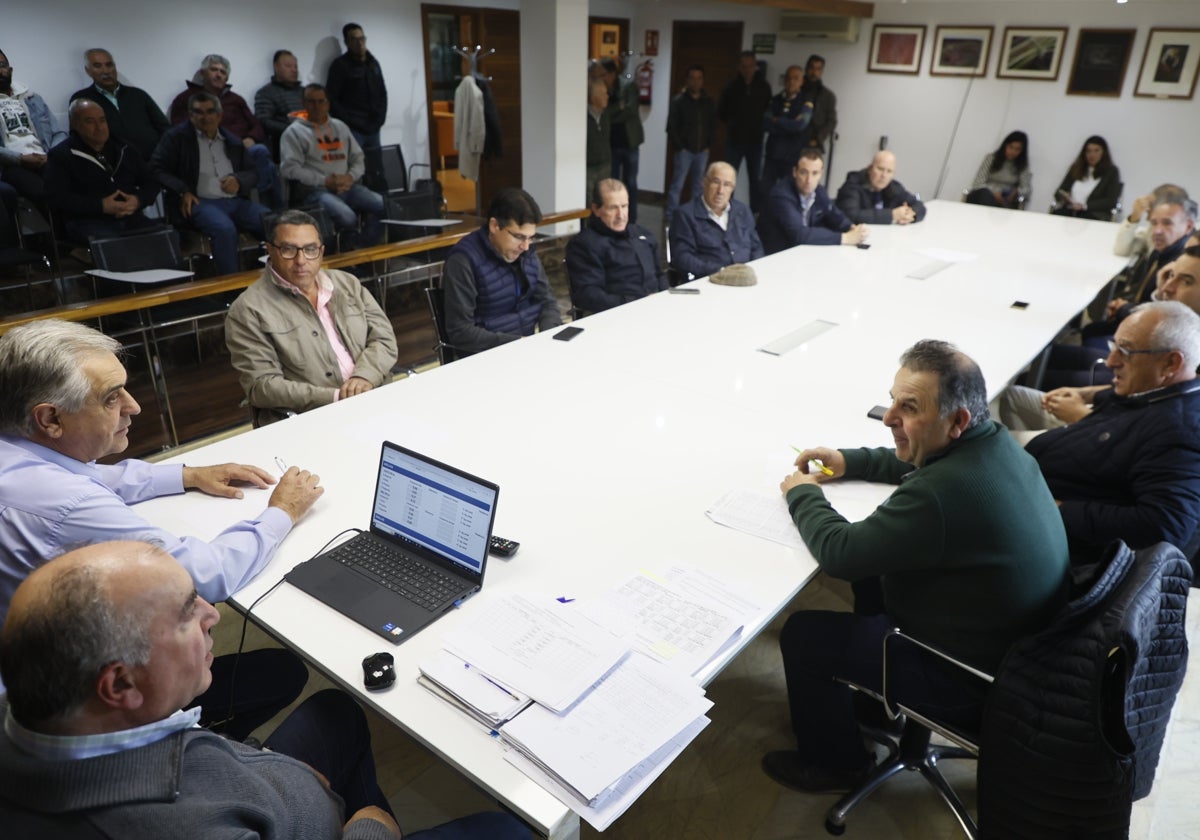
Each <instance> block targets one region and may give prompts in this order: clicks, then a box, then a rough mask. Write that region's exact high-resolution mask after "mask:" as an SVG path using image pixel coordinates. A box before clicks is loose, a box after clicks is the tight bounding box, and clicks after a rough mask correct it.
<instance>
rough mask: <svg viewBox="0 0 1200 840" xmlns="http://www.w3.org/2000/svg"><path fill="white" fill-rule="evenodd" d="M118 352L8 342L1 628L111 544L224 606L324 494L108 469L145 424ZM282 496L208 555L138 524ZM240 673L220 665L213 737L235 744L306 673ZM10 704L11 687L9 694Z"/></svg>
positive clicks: (263, 669) (35, 339)
mask: <svg viewBox="0 0 1200 840" xmlns="http://www.w3.org/2000/svg"><path fill="white" fill-rule="evenodd" d="M119 349H120V345H119V344H118V343H117V342H116V341H115V340H113V339H111V338H109V337H108V336H106V335H104V334H103V333H100V332H97V331H96V330H93V329H91V328H90V327H85V326H84V325H82V324H75V323H72V322H69V321H57V320H51V319H47V320H41V321H33V322H32V323H29V324H25V325H23V326H20V327H16V328H14V329H12V330H9V331H8V332H7V333H6V334H5V335H4V336H3V337H2V338H0V393H3V394H4V395H5V398H4V400H3V401H0V626H2V625H3V624H4V619H5V615H6V613H7V612H8V606H9V603H10V601H11V599H12V596H13V592H14V591H16V589H17V586H18V585H19V584H20V583H21V581H23V580H24V579H25V578H26V577H28V576H29V574H30V573H31V572H32V571H33V570H35V569H37V568H39V567H41V566H42V565H44V564H45V563H46V562H47V561H48V560H50V559H51V558H53V557H56V556H58V555H59V554H61V553H63V552H64V551H68V550H70V549H72V548H75V547H77V546H80V545H86V544H88V543H91V542H97V541H101V540H112V539H137V540H145V541H149V542H153V543H154V544H155V545H158V546H160V547H162V548H163V549H165V550H166V551H167V552H168V553H169V554H170V555H171V556H172V557H174V558H175V559H176V560H178V561H179V562H180V564H182V566H183V567H184V568H185V569H186V570H187V572H188V574H189V575H190V576H191V578H192V581H193V583H194V585H195V588H196V591H197V592H198V593H199V594H200V596H201V597H203V598H205V599H206V600H208V601H214V602H215V601H223V600H225V599H226V598H228V597H229V596H230V595H231V594H233V593H234V592H236V591H237V590H239V589H241V588H242V587H243V586H245V585H246V584H247V583H248V582H249V581H251V580H252V579H253V578H254V577H255V576H256V575H257V574H258V573H259V572H260V571H262V569H263V567H265V566H266V565H267V563H268V562H270V560H271V557H272V556H273V555H274V553H275V549H276V548H277V547H278V546H279V543H280V542H282V541H283V539H284V537H286V536H287V534H288V532H289V531H291V529H292V526H293V524H294V523H296V522H298V521H299V520H300V518H301V517H303V516H304V514H305V513H307V512H308V510H309V508H311V507H312V505H313V504H314V503H315V502H316V500H317V499H318V498H319V497H320V496H321V494H322V493H323V492H324V489H323V488H322V487H321V486H320V483H319V479H318V477H317V476H315V475H313V474H312V473H309V472H307V471H304V470H300V469H298V468H296V467H292V468H291V469H289V470H288V471H287V472H286V473H284V474H283V477H282V478H280V479H279V481H278V484H276V481H275V479H274V478H273V477H272V476H271V475H270V474H269V473H268V472H266V471H265V470H263V469H260V468H258V467H253V466H248V465H245V464H219V465H216V466H208V467H199V466H185V465H182V464H148V463H146V462H144V461H138V460H135V459H132V458H130V459H127V460H124V461H121V462H120V463H118V464H99V463H97V460H99V459H101V458H106V457H108V456H110V455H116V454H118V453H120V452H124V451H125V449H126V448H127V447H128V446H129V429H130V426H131V425H132V422H133V418H134V416H136V415H137V414H138V413H139V412H140V411H141V407H140V406H138V404H137V400H135V399H134V398H133V397H132V396H131V395H130V393H129V391H128V390H126V388H125V384H126V374H125V368H124V366H123V365H122V364H121V360H120V359H118V358H117V356H116V353H117V351H118V350H119ZM272 484H276V487H275V489H274V491H273V492H272V493H271V496H270V498H269V499H267V504H266V507H265V508H264V509H263V510H261V511H260V512H259V513H258V515H257V516H255V517H254V518H252V519H245V520H242V521H241V522H232V523H230V525H229V527H228V528H226V529H225V530H224V531H222V532H221V533H220V534H218V535H217V536H215V537H214V538H213V539H211V540H209V541H205V540H201V539H198V538H196V537H193V536H176V535H175V534H172V533H170V532H168V531H166V530H164V529H162V528H158V527H155V526H154V525H153V524H152V523H150V522H147V521H146V520H145V519H144V518H142V517H141V516H139V515H138V513H137V512H136V508H135V505H136V504H137V503H138V502H141V501H144V500H146V499H153V498H157V497H159V496H167V495H172V494H177V493H184V492H186V491H188V490H190V489H195V490H199V491H201V492H203V493H207V494H208V495H211V496H222V497H226V498H239V499H240V498H242V496H243V490H242V488H243V487H245V488H249V487H256V488H258V489H266V488H267V487H268V486H270V485H272ZM244 655H245V656H249V657H251V658H250V659H248V660H247V661H246V662H243V666H242V668H241V670H240V672H237V688H236V692H235V691H234V689H233V685H234V680H233V676H234V673H235V671H234V668H233V662H234V658H233V657H221V658H220V659H219V660H218V662H217V663H216V665H215V666H214V667H215V672H216V674H217V681H216V684H215V685H214V687H213V688H212V689H211V694H208V695H207V697H206V701H205V702H206V703H207V704H208V705H207V706H206V708H205V716H206V717H205V718H204V719H203V722H204V723H205V724H206V725H213V726H216V725H222V726H223V727H224V730H223V731H225V732H226V733H228V734H230V735H231V736H232V737H234V738H235V739H236V740H241V739H243V738H245V737H246V736H247V735H249V734H250V732H251V731H253V730H254V729H255V728H256V727H257V726H259V725H261V724H262V723H263V722H265V721H267V720H270V718H271V717H272V716H274V714H275V713H276V712H278V711H279V710H280V709H281V708H283V707H284V706H287V705H288V704H289V703H291V702H292V700H294V699H295V697H296V696H297V695H298V694H299V693H300V691H301V689H302V688H303V687H304V683H305V681H306V680H307V678H308V673H307V670H306V669H305V667H304V664H303V663H302V662H300V661H299V660H298V659H296V657H295V656H293V655H292V654H290V653H287V652H286V651H282V650H261V651H253V652H251V653H249V654H244ZM0 690H2V687H0Z"/></svg>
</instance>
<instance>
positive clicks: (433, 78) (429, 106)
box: [421, 4, 522, 214]
mask: <svg viewBox="0 0 1200 840" xmlns="http://www.w3.org/2000/svg"><path fill="white" fill-rule="evenodd" d="M421 28H422V33H423V37H424V43H425V94H426V111H427V114H426V118H427V120H428V123H427V126H428V130H429V149H430V155H431V157H432V158H433V161H432V162H433V166H434V167H435V168H436V167H439V166H440V160H439V155H438V154H437V151H436V150H437V149H438V138H437V119H438V118H436V117H434V115H433V110H434V102H435V101H443V102H444V101H446V100H449V101H451V102H453V100H454V93H455V91H456V90H457V88H458V85H459V82H460V81H461V80H462V74H463V73H465V72H467V62H466V61H463V60H461V59H459V58H458V57H457V56H455V55H454V54H453V53H452V52H451V47H453V46H469V47H472V48H473V47H474V46H475V45H476V44H478V45H480V46H482V47H483V51H482V52H481V53H480V58H479V61H478V72H479V73H480V75H482V76H484V77H485V78H486V77H491V78H490V80H488V82H487V84H488V87H489V88H490V90H491V93H492V98H493V100H494V101H495V103H496V112H497V115H498V118H499V126H500V131H499V134H500V145H501V153H500V155H499V156H492V157H487V158H485V159H484V160H482V161H480V165H479V182H478V190H477V194H478V195H479V196H480V201H479V206H478V207H476V211H477V212H478V213H480V214H482V213H483V212H484V211H485V210H486V209H487V206H488V204H489V203H490V202H491V200H492V198H493V197H494V196H495V195H496V193H497V192H498V191H499V190H501V189H503V188H504V187H519V186H521V183H522V170H521V16H520V13H519V12H516V11H512V10H509V9H481V8H472V7H468V6H442V5H429V4H422V5H421ZM489 50H495V53H493V54H491V55H486V56H485V54H486V53H487V52H488V51H489ZM443 119H444V118H443ZM447 166H448V167H450V168H453V167H452V165H451V164H450V163H448V164H447Z"/></svg>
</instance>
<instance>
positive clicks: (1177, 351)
mask: <svg viewBox="0 0 1200 840" xmlns="http://www.w3.org/2000/svg"><path fill="white" fill-rule="evenodd" d="M1104 364H1105V365H1107V366H1108V368H1110V369H1111V371H1112V389H1111V390H1110V391H1101V392H1100V393H1098V394H1096V395H1095V397H1094V402H1093V407H1092V411H1091V413H1090V414H1088V415H1087V416H1085V417H1083V418H1081V419H1079V420H1077V421H1076V422H1074V423H1071V424H1070V425H1069V426H1063V427H1061V428H1058V429H1051V430H1050V431H1048V432H1046V433H1044V434H1041V435H1038V436H1037V437H1035V438H1034V439H1033V440H1031V441H1030V442H1029V443H1028V444H1027V445H1026V451H1027V452H1029V454H1030V455H1032V456H1033V457H1034V458H1036V459H1037V461H1038V465H1039V466H1040V467H1041V470H1042V475H1043V476H1045V478H1046V483H1047V484H1048V485H1049V487H1050V491H1051V492H1052V493H1053V494H1054V498H1055V499H1056V500H1058V503H1059V512H1060V513H1061V514H1062V518H1063V524H1064V525H1065V526H1066V529H1067V537H1068V539H1069V540H1070V545H1071V556H1072V560H1073V561H1074V562H1090V561H1092V560H1095V559H1098V557H1099V556H1100V553H1101V552H1102V551H1103V550H1104V549H1105V547H1106V546H1107V545H1108V544H1109V543H1110V542H1111V541H1113V540H1117V539H1120V540H1124V541H1125V542H1126V543H1127V544H1129V546H1130V547H1131V548H1134V549H1139V548H1145V547H1147V546H1150V545H1154V544H1155V543H1158V542H1169V543H1171V544H1172V545H1175V546H1178V547H1179V548H1180V550H1182V551H1183V552H1184V553H1185V554H1187V555H1188V556H1191V554H1192V553H1193V551H1194V549H1195V548H1196V547H1197V536H1198V535H1197V528H1196V525H1197V523H1198V522H1200V380H1198V379H1197V378H1196V367H1197V365H1200V315H1197V314H1196V313H1195V312H1193V311H1192V310H1191V309H1189V308H1188V307H1187V306H1186V305H1184V304H1183V303H1180V302H1179V301H1175V300H1165V301H1158V302H1154V303H1146V304H1142V305H1141V306H1138V307H1136V308H1135V309H1134V310H1133V312H1132V313H1131V314H1130V315H1129V317H1127V318H1126V319H1125V320H1124V321H1122V322H1121V325H1120V326H1119V327H1118V328H1117V332H1116V335H1114V336H1113V339H1112V341H1111V342H1109V353H1108V358H1106V359H1105V360H1104Z"/></svg>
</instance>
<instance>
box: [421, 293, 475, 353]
mask: <svg viewBox="0 0 1200 840" xmlns="http://www.w3.org/2000/svg"><path fill="white" fill-rule="evenodd" d="M425 300H426V302H427V303H428V304H429V314H430V316H431V317H432V318H433V327H434V330H435V331H436V332H437V344H435V345H434V347H433V349H434V352H436V353H437V356H438V362H439V363H441V364H443V365H448V364H450V363H451V362H454V361H457V360H458V359H460V358H462V357H463V356H465V355H467V354H465V353H463V351H462V350H460V349H459V348H457V347H455V346H454V345H453V344H451V343H450V341H449V338H448V337H447V334H446V293H445V290H444V289H443V288H442V287H441V286H440V285H431V286H426V287H425Z"/></svg>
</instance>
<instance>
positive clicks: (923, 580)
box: [763, 340, 1067, 792]
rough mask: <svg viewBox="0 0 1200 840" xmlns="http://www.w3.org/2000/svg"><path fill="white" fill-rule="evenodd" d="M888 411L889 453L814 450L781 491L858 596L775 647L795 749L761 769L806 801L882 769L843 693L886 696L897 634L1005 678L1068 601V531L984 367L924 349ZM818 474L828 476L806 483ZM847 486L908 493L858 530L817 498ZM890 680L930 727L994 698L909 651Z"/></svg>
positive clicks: (909, 359)
mask: <svg viewBox="0 0 1200 840" xmlns="http://www.w3.org/2000/svg"><path fill="white" fill-rule="evenodd" d="M891 397H892V404H891V406H890V407H889V408H888V410H887V413H886V414H884V417H883V422H884V424H885V425H886V426H887V427H888V428H889V429H891V432H892V437H893V439H894V442H895V448H894V449H882V448H881V449H865V448H864V449H843V450H835V449H827V448H823V447H822V448H815V449H806V450H804V451H803V452H801V453H800V456H799V457H798V458H797V459H796V466H797V467H798V468H799V469H798V471H797V472H795V473H793V474H792V475H790V476H788V477H787V478H786V479H784V481H783V483H782V484H781V485H780V489H781V490H782V491H783V493H784V495H785V497H786V498H787V503H788V509H789V510H790V512H791V514H792V518H793V519H794V520H795V522H796V526H797V527H798V528H799V529H800V535H801V537H803V539H804V542H805V544H806V545H807V546H808V548H809V550H810V551H811V552H812V554H813V556H814V557H815V558H816V560H817V562H818V563H819V564H820V567H821V569H822V570H823V571H824V572H826V573H827V574H829V575H831V576H833V577H836V578H841V579H844V580H849V581H851V582H852V583H853V584H854V593H855V610H854V613H838V612H821V611H806V612H798V613H795V614H794V615H792V616H791V617H790V618H789V619H788V621H787V624H786V625H785V626H784V628H783V632H782V634H781V636H780V641H779V644H780V649H781V651H782V653H783V663H784V670H785V672H786V675H787V683H788V697H789V702H790V705H791V715H792V728H793V730H794V731H795V734H796V742H797V749H796V750H781V751H777V752H771V753H768V754H767V755H766V756H765V757H764V758H763V769H764V770H765V771H766V773H767V775H769V776H771V778H773V779H775V781H777V782H779V783H780V784H783V785H786V786H788V787H791V788H795V789H797V790H806V791H814V792H815V791H837V790H847V789H849V788H851V787H853V786H854V785H855V784H856V783H857V782H858V781H859V780H861V779H862V778H863V777H864V776H865V775H866V773H868V772H869V771H870V769H871V767H872V766H873V765H874V757H873V755H871V754H868V753H867V752H866V751H865V750H864V748H863V742H862V737H861V735H860V732H859V728H858V724H857V721H856V719H855V705H854V703H853V701H852V697H851V690H850V689H849V688H847V687H846V686H845V685H844V684H842V683H840V682H836V681H835V680H837V679H839V678H840V679H847V680H850V681H852V682H854V683H857V684H858V685H861V686H863V687H866V688H870V689H872V690H875V691H880V690H881V683H882V674H883V667H882V656H883V654H882V640H883V637H884V635H885V634H886V633H887V631H888V630H889V629H890V628H891V627H894V626H898V627H900V628H901V629H902V630H904V631H906V632H907V633H909V634H910V635H912V636H914V637H916V638H918V639H921V640H922V641H924V642H927V643H929V644H931V645H933V646H935V647H937V648H939V649H941V650H943V651H945V652H947V653H949V654H950V655H951V656H954V657H956V658H958V659H961V660H964V661H966V662H968V663H970V664H971V665H974V666H975V667H977V668H981V669H983V670H985V671H994V670H995V668H996V667H997V666H998V665H999V663H1000V660H1001V658H1002V657H1003V656H1004V653H1005V651H1006V650H1007V649H1008V647H1009V645H1010V644H1012V642H1014V641H1015V640H1016V639H1017V638H1019V637H1021V636H1023V635H1026V634H1028V633H1030V632H1032V631H1034V630H1037V629H1039V628H1041V627H1042V626H1044V625H1045V624H1046V623H1048V622H1049V621H1050V619H1051V618H1052V617H1053V615H1054V613H1055V612H1056V610H1057V609H1058V608H1059V607H1060V606H1061V605H1062V603H1063V602H1064V600H1065V597H1066V581H1067V539H1066V534H1065V532H1064V530H1063V524H1062V518H1061V517H1060V516H1059V515H1058V511H1057V509H1056V507H1055V503H1054V499H1053V498H1052V497H1051V495H1050V491H1049V490H1048V489H1047V487H1046V482H1045V481H1044V480H1043V479H1042V476H1041V472H1040V470H1039V469H1038V466H1037V463H1036V462H1035V461H1034V460H1033V458H1031V457H1030V456H1029V455H1027V454H1026V453H1025V452H1024V451H1023V450H1022V449H1021V448H1020V447H1019V446H1018V445H1017V444H1016V443H1015V442H1014V441H1013V439H1012V436H1011V435H1009V434H1008V432H1007V430H1005V428H1004V427H1003V426H1001V425H1000V424H998V423H996V422H994V421H992V420H991V419H990V418H989V416H988V409H987V389H986V385H985V383H984V379H983V374H982V373H981V372H980V370H979V367H978V365H976V364H975V362H974V361H972V360H971V359H970V358H969V357H968V356H966V355H965V354H963V353H961V352H959V351H958V350H957V349H956V348H955V347H954V346H953V345H950V344H947V343H945V342H942V341H929V340H927V341H920V342H918V343H917V344H915V345H914V346H913V347H911V348H909V349H908V350H907V351H905V353H904V354H903V355H902V356H901V357H900V370H899V371H898V372H897V373H896V377H895V380H894V383H893V385H892V392H891ZM814 461H815V462H819V464H820V465H821V466H823V467H824V470H822V469H819V468H818V469H815V470H814V471H812V472H809V471H808V470H809V464H810V463H811V462H814ZM814 466H815V465H814ZM839 478H848V479H859V480H865V481H876V482H885V483H888V484H895V485H898V487H897V489H896V490H895V491H894V492H893V493H892V495H891V496H889V497H888V499H887V500H886V501H885V502H884V503H883V504H881V505H880V506H879V508H878V509H876V510H875V512H874V513H872V514H871V515H870V516H868V517H867V518H866V519H864V520H862V521H861V522H848V521H846V519H845V518H844V517H842V516H841V515H840V514H839V513H838V512H837V511H835V510H834V509H833V507H832V506H831V505H830V504H829V502H828V501H827V500H826V498H825V494H824V493H823V492H822V490H821V487H820V485H821V483H823V482H825V481H831V480H836V479H839ZM897 666H898V667H897ZM889 675H890V676H889V680H890V681H892V683H891V684H890V685H889V690H890V691H891V689H892V688H893V687H894V689H895V690H894V691H893V692H891V693H893V694H896V695H898V696H899V697H901V698H904V699H905V701H906V702H907V703H909V704H910V705H916V706H918V707H921V708H923V709H925V710H927V711H928V712H929V713H930V716H931V717H933V718H934V719H935V720H944V721H946V722H948V723H951V724H956V725H958V726H962V727H966V728H967V729H968V730H970V729H973V728H977V727H978V723H979V716H980V712H981V710H982V700H983V690H984V689H983V688H982V686H972V685H970V684H969V682H968V681H967V680H966V679H964V675H963V672H961V671H957V669H954V668H953V667H952V666H945V667H941V666H938V665H936V664H934V663H932V662H925V661H922V660H921V659H920V658H919V657H917V656H916V654H915V652H913V653H910V655H909V659H908V660H906V659H905V658H904V657H901V658H900V661H899V662H898V663H897V662H896V661H895V659H894V658H893V664H892V666H891V668H890V670H889Z"/></svg>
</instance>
